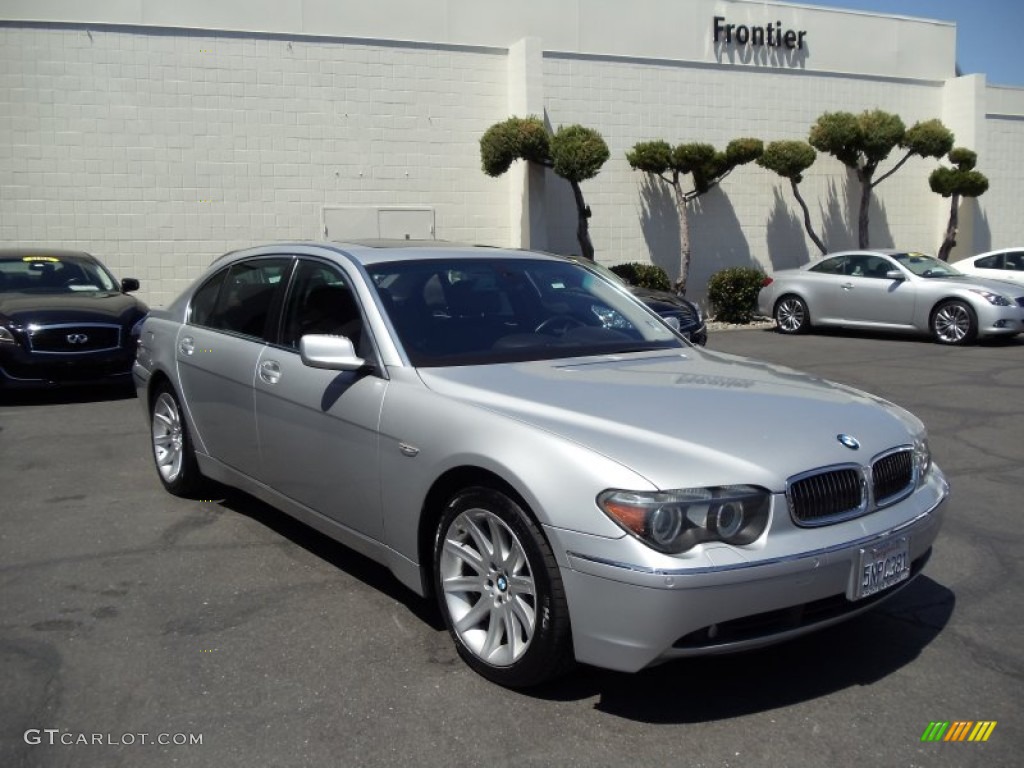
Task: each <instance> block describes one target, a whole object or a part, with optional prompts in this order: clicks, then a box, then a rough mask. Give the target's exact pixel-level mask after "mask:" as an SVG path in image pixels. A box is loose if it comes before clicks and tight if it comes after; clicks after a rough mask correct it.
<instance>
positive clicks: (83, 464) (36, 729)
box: [0, 330, 1024, 768]
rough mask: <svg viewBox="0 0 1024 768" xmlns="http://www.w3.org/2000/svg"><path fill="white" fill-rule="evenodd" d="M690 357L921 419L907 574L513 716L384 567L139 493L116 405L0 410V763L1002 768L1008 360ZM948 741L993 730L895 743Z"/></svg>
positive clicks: (578, 676)
mask: <svg viewBox="0 0 1024 768" xmlns="http://www.w3.org/2000/svg"><path fill="white" fill-rule="evenodd" d="M709 348H712V349H717V350H720V351H724V352H732V353H737V354H744V355H750V356H754V357H758V358H761V359H765V360H769V361H772V362H777V363H782V364H786V365H791V366H793V367H796V368H800V369H803V370H807V371H810V372H812V373H815V374H818V375H822V376H825V377H828V378H831V379H835V380H838V381H842V382H844V383H848V384H852V385H854V386H858V387H861V388H864V389H867V390H870V391H872V392H874V393H876V394H879V395H881V396H883V397H885V398H887V399H889V400H892V401H894V402H896V403H899V404H901V405H904V406H906V407H908V408H910V409H911V410H912V411H914V412H915V413H916V414H917V415H918V416H919V417H921V418H922V419H923V420H924V421H925V423H926V424H927V425H928V427H929V429H930V433H931V446H932V451H933V454H934V456H935V458H936V460H937V461H938V463H939V464H940V465H941V466H942V467H943V469H944V470H945V471H946V473H947V475H948V476H949V478H950V481H951V484H952V486H953V496H952V499H951V501H950V502H949V504H948V508H947V514H946V523H945V527H944V530H943V533H942V534H941V536H940V539H939V541H938V544H937V546H936V550H935V553H934V556H933V557H932V559H931V562H930V563H929V565H928V567H927V568H926V570H925V574H924V575H923V576H922V577H921V578H919V579H918V580H917V581H916V582H914V583H913V584H912V585H911V586H910V587H908V588H907V589H905V590H904V591H903V592H902V593H901V594H900V595H898V596H896V597H895V598H894V599H893V600H891V601H889V602H888V603H886V604H885V605H883V606H882V607H880V608H879V609H877V610H875V611H874V612H871V613H869V614H867V615H865V616H864V617H861V618H859V619H856V620H853V621H852V622H848V623H846V624H843V625H841V626H839V627H836V628H833V629H830V630H826V631H824V632H821V633H818V634H816V635H812V636H810V637H807V638H803V639H800V640H797V641H794V642H791V643H788V644H786V645H781V646H776V647H773V648H769V649H764V650H761V651H756V652H751V653H747V654H744V655H739V656H732V657H716V658H709V659H701V660H694V661H684V662H677V663H673V664H670V665H666V666H662V667H659V668H656V669H652V670H647V671H645V672H643V673H640V674H637V675H622V674H616V673H611V672H605V671H601V670H596V669H591V668H581V669H579V670H578V671H576V672H575V673H574V674H573V675H572V676H571V677H569V678H567V679H565V680H562V681H560V682H559V683H557V684H553V685H550V686H548V687H545V688H542V689H540V690H536V691H531V692H527V693H523V692H513V691H508V690H504V689H502V688H499V687H496V686H494V685H492V684H489V683H487V682H485V681H484V680H483V679H481V678H479V677H477V676H476V675H475V674H473V673H472V672H470V671H469V669H468V668H467V667H465V666H464V665H463V664H462V663H461V662H460V661H459V660H458V658H457V657H456V654H455V650H454V648H453V646H452V644H451V642H450V640H449V638H448V636H447V634H446V633H445V632H444V631H443V629H442V628H441V624H440V619H439V616H438V615H437V614H436V612H435V611H434V610H433V608H432V606H430V605H428V604H426V603H424V602H423V601H422V600H420V599H419V598H417V597H416V596H414V595H412V594H411V593H408V592H406V591H405V590H404V589H403V588H402V587H400V586H399V585H398V583H397V582H396V581H395V580H394V579H393V578H392V577H391V576H390V575H389V573H388V572H387V571H385V570H384V569H383V568H381V567H379V566H377V565H374V564H373V563H371V562H369V561H367V560H366V559H364V558H362V557H360V556H358V555H356V554H354V553H352V552H350V551H348V550H346V549H345V548H343V547H341V546H340V545H337V544H334V543H333V542H331V541H329V540H327V539H325V538H324V537H322V536H320V535H319V534H316V533H315V532H313V531H311V530H309V529H307V528H304V527H303V526H301V525H299V524H297V523H294V522H292V521H291V520H290V519H289V518H286V517H285V516H284V515H282V514H280V513H278V512H276V511H275V510H273V509H271V508H269V507H267V506H265V505H263V504H261V503H260V502H258V501H256V500H254V499H252V498H249V497H246V496H243V495H240V494H233V493H232V494H228V495H227V496H226V497H224V496H223V495H221V494H218V496H217V497H216V498H213V499H210V500H205V501H187V500H182V499H177V498H173V497H171V496H169V495H167V494H165V493H164V492H163V491H162V489H161V487H160V484H159V482H158V480H157V478H156V474H155V471H154V469H153V467H152V460H151V458H150V455H149V445H148V429H147V424H146V421H145V418H144V416H143V414H142V411H141V409H140V407H139V405H138V404H137V402H136V400H135V399H134V397H133V396H131V395H130V394H128V395H124V394H118V393H76V394H70V395H66V394H65V395H56V396H54V395H47V396H42V397H40V396H27V397H25V396H21V397H18V398H17V399H14V400H8V401H7V402H6V403H2V402H0V604H2V606H3V613H2V617H0V701H2V702H3V705H2V707H0V739H2V742H0V765H2V766H5V767H13V766H119V765H125V766H166V765H176V766H305V765H309V766H320V765H343V766H358V765H367V766H405V765H411V764H417V765H422V766H588V768H589V767H592V766H627V765H628V766H716V767H717V766H790V767H792V768H801V767H803V766H807V767H811V766H814V767H815V768H818V767H820V766H823V765H832V766H853V765H858V766H866V765H870V766H969V765H979V766H981V765H984V766H1010V765H1020V757H1019V755H1020V752H1021V748H1022V747H1024V727H1022V723H1024V706H1022V697H1021V694H1020V690H1021V689H1020V686H1021V684H1022V682H1024V642H1022V641H1021V638H1022V637H1024V586H1022V579H1021V567H1020V563H1021V551H1022V545H1024V541H1022V535H1021V525H1020V520H1021V503H1020V498H1021V489H1022V488H1024V441H1022V439H1021V438H1022V436H1024V407H1022V403H1024V400H1022V395H1021V393H1022V391H1024V389H1022V382H1024V340H1015V341H1013V342H1009V343H1000V344H984V345H980V346H975V347H968V348H964V349H959V348H946V347H940V346H937V345H934V344H931V343H928V342H925V341H917V340H912V339H894V338H882V337H870V336H865V335H855V334H843V335H839V334H835V335H832V334H830V335H811V336H803V337H782V336H779V335H777V334H774V333H772V332H770V331H764V330H746V331H731V332H721V333H717V334H713V335H712V339H711V342H710V344H709ZM785 445H786V436H785V435H780V436H779V447H780V450H784V449H785ZM609 610H614V606H609ZM968 720H969V721H996V722H997V723H998V724H997V726H996V727H995V729H994V730H993V731H992V734H991V736H990V738H989V740H988V742H986V743H969V742H963V743H950V742H939V743H928V742H922V741H921V737H922V734H923V732H924V731H925V729H926V727H928V725H929V723H930V722H932V721H968ZM143 734H145V738H143V737H142V735H143ZM97 736H98V737H99V742H101V743H95V742H96V741H97V739H96V738H95V737H97ZM196 736H198V737H199V738H200V739H201V743H189V742H195V740H196ZM160 737H165V738H163V740H164V741H170V742H171V743H170V744H166V745H165V744H157V743H153V742H155V741H157V740H158V739H160ZM83 739H84V741H85V742H87V743H83ZM51 741H52V742H53V743H52V744H51V743H50V742H51ZM62 741H63V742H71V743H62ZM176 741H178V742H180V741H185V743H174V742H176ZM31 742H36V743H31ZM143 742H145V743H143Z"/></svg>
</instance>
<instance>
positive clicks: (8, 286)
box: [0, 256, 117, 293]
mask: <svg viewBox="0 0 1024 768" xmlns="http://www.w3.org/2000/svg"><path fill="white" fill-rule="evenodd" d="M116 290H117V283H115V282H114V279H113V278H112V277H111V276H110V273H108V272H107V271H106V270H105V269H104V268H103V267H102V266H101V265H100V264H99V263H98V262H95V261H92V260H91V259H87V258H82V257H79V256H4V257H0V293H72V292H77V291H83V292H90V291H91V292H96V291H116Z"/></svg>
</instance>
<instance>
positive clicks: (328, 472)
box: [255, 347, 388, 540]
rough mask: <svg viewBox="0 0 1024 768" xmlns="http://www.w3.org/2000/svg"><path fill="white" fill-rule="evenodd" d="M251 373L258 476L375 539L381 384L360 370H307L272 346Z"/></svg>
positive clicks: (378, 525)
mask: <svg viewBox="0 0 1024 768" xmlns="http://www.w3.org/2000/svg"><path fill="white" fill-rule="evenodd" d="M259 370H260V375H258V376H257V377H256V386H255V410H256V428H257V430H258V433H259V444H260V447H261V455H262V461H261V464H262V477H261V479H262V480H263V481H264V482H265V483H267V484H268V485H270V486H271V487H273V488H274V489H275V490H277V491H279V492H280V493H283V494H284V495H286V496H289V497H290V498H292V499H294V500H296V501H298V502H300V503H302V504H305V505H306V506H308V507H311V508H312V509H315V510H316V511H317V512H320V513H321V514H323V515H326V516H327V517H330V518H333V519H334V520H337V521H338V522H340V523H342V524H343V525H346V526H348V527H350V528H352V529H354V530H356V531H358V532H359V533H362V534H363V535H365V536H369V537H371V538H373V539H376V540H380V538H381V535H382V530H383V524H382V519H381V511H380V483H379V457H378V441H379V437H378V434H377V429H378V426H379V421H380V411H381V406H382V404H383V401H384V394H385V392H386V391H387V384H388V382H387V381H386V380H385V379H381V378H378V377H377V376H374V375H372V374H367V373H365V372H359V371H325V370H320V369H317V368H310V367H308V366H306V365H304V364H303V362H302V360H301V359H300V357H299V355H298V353H296V352H293V351H291V350H286V349H282V348H280V347H267V348H266V349H265V350H264V352H263V355H262V357H261V358H260V361H259ZM268 374H269V375H268Z"/></svg>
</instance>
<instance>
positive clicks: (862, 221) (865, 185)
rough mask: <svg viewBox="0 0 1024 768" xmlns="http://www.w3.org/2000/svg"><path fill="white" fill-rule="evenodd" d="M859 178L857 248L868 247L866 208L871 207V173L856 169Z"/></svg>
mask: <svg viewBox="0 0 1024 768" xmlns="http://www.w3.org/2000/svg"><path fill="white" fill-rule="evenodd" d="M857 178H858V179H860V214H859V215H858V217H857V242H858V244H859V245H858V247H859V248H868V247H869V243H868V239H869V238H868V210H869V209H870V208H871V174H867V173H865V172H864V171H863V170H859V171H857Z"/></svg>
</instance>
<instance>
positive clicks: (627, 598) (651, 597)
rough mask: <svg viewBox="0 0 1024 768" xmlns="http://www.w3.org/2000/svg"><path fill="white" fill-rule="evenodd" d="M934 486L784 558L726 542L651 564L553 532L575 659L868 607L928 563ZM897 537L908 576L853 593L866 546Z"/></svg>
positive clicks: (628, 657) (829, 617) (623, 658)
mask: <svg viewBox="0 0 1024 768" xmlns="http://www.w3.org/2000/svg"><path fill="white" fill-rule="evenodd" d="M929 485H930V486H931V488H930V492H929V493H926V494H924V495H925V497H926V498H925V500H924V501H925V506H923V507H921V508H919V509H917V510H916V511H915V512H914V513H912V516H910V517H909V519H907V520H904V521H902V522H899V523H896V524H891V525H887V526H886V527H885V528H883V529H880V530H877V531H872V532H868V531H865V532H864V534H863V535H861V536H855V537H849V538H848V539H846V540H844V541H842V542H835V543H832V544H829V545H827V546H821V547H817V548H814V549H810V550H808V551H802V552H797V553H792V554H789V555H786V556H783V557H767V558H762V559H751V560H743V559H740V558H735V559H731V561H730V558H729V557H728V552H727V550H725V549H723V550H721V554H720V555H719V556H718V557H717V560H718V562H717V563H716V564H712V565H709V566H707V565H706V566H702V567H692V566H691V567H688V568H679V569H666V568H648V567H645V566H641V565H634V564H626V563H623V562H619V561H616V560H615V559H614V558H610V557H607V556H606V555H607V551H608V550H607V549H606V548H604V547H595V546H594V543H595V542H594V539H595V537H588V536H585V535H582V534H572V533H567V532H565V531H557V532H553V538H555V539H557V541H558V542H559V544H560V545H561V546H565V547H566V550H565V552H566V561H565V562H566V564H565V565H563V567H562V568H561V576H562V580H563V583H564V585H565V591H566V596H567V599H568V602H569V612H570V616H571V620H572V631H573V641H574V644H575V651H576V658H577V659H578V660H579V661H581V662H584V663H587V664H593V665H595V666H599V667H604V668H608V669H615V670H620V671H624V672H635V671H637V670H640V669H643V668H644V667H647V666H650V665H652V664H656V663H659V662H662V661H667V660H669V659H673V658H682V657H687V656H698V655H709V654H718V653H730V652H734V651H741V650H748V649H752V648H757V647H761V646H765V645H771V644H773V643H777V642H781V641H783V640H787V639H789V638H792V637H796V636H799V635H802V634H805V633H808V632H812V631H814V630H817V629H821V628H824V627H826V626H829V625H831V624H835V623H837V622H839V621H843V620H845V619H847V618H850V617H852V616H855V615H857V614H859V613H862V612H863V611H866V610H868V609H870V608H872V607H873V606H875V605H877V604H878V603H879V602H881V601H882V600H884V599H886V598H888V597H890V596H892V595H893V594H895V593H896V592H897V591H899V590H900V589H901V588H902V587H904V586H906V585H907V584H908V583H909V581H911V580H913V578H914V577H915V576H917V575H918V574H919V573H920V572H921V569H922V567H923V566H924V563H925V562H926V561H927V559H928V557H929V555H930V553H931V547H932V543H933V542H934V540H935V537H936V535H937V534H938V531H939V527H940V525H941V518H942V513H943V502H944V501H945V499H946V498H947V496H948V493H949V488H948V485H947V484H946V482H945V479H944V478H943V477H942V475H941V472H939V471H938V470H937V469H936V470H935V472H934V477H932V479H931V480H930V482H929ZM917 495H918V494H916V493H915V494H914V496H917ZM911 498H913V497H911ZM895 506H897V507H898V506H900V505H899V504H898V505H895ZM876 514H877V513H876ZM867 517H868V518H870V517H871V516H867ZM866 519H867V518H862V519H861V521H860V523H858V525H859V526H861V527H863V525H864V520H866ZM890 519H891V518H890ZM854 522H856V521H854ZM856 528H857V525H848V527H847V530H853V529H856ZM895 537H906V538H907V539H908V543H909V557H910V560H911V563H912V565H911V576H910V579H909V580H907V581H904V582H902V583H901V584H898V585H896V586H894V587H890V588H889V589H886V590H884V591H883V592H879V593H877V594H875V595H872V596H871V597H868V598H865V599H862V600H858V601H851V600H849V599H848V598H847V593H848V591H849V589H850V584H851V580H852V579H853V578H854V573H855V571H856V570H857V566H858V563H859V558H860V552H861V549H862V548H866V547H870V546H874V545H877V544H878V543H880V542H882V541H884V540H886V539H890V538H895ZM588 544H590V546H589V547H588ZM588 549H589V550H590V551H589V552H588V551H587V550H588ZM601 549H604V553H603V554H595V552H597V551H599V550H601Z"/></svg>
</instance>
